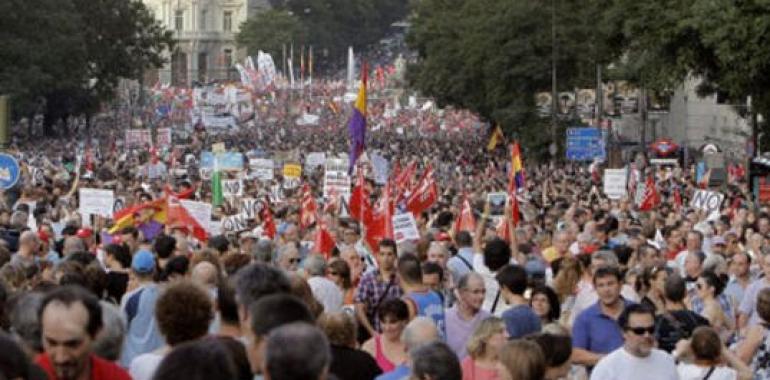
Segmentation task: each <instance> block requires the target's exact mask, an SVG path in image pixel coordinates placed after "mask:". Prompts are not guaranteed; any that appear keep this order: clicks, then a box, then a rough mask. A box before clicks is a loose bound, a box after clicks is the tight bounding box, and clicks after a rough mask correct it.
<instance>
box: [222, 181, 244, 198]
mask: <svg viewBox="0 0 770 380" xmlns="http://www.w3.org/2000/svg"><path fill="white" fill-rule="evenodd" d="M222 195H224V196H225V197H240V196H243V181H242V180H240V179H224V180H222Z"/></svg>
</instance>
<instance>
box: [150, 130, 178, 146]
mask: <svg viewBox="0 0 770 380" xmlns="http://www.w3.org/2000/svg"><path fill="white" fill-rule="evenodd" d="M150 136H152V135H150ZM150 138H152V137H150ZM156 141H157V142H158V144H157V146H159V147H161V148H167V149H168V148H170V147H171V144H172V142H173V141H172V138H171V128H158V135H157V138H156Z"/></svg>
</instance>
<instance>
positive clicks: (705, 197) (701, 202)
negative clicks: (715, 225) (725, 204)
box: [690, 190, 725, 213]
mask: <svg viewBox="0 0 770 380" xmlns="http://www.w3.org/2000/svg"><path fill="white" fill-rule="evenodd" d="M724 199H725V195H724V194H722V193H720V192H717V191H708V190H695V195H693V197H692V200H691V201H690V207H692V208H695V209H699V210H703V211H706V212H707V213H711V212H713V211H718V210H719V208H720V207H721V206H722V201H723V200H724Z"/></svg>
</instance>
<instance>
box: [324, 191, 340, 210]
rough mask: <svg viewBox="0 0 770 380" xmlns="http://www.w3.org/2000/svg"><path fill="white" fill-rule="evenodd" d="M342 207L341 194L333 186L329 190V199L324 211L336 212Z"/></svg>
mask: <svg viewBox="0 0 770 380" xmlns="http://www.w3.org/2000/svg"><path fill="white" fill-rule="evenodd" d="M339 208H340V196H339V195H338V194H337V190H336V189H334V188H332V189H331V190H329V200H328V201H326V204H325V205H324V213H326V214H336V213H337V210H339Z"/></svg>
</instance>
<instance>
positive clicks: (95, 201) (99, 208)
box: [80, 188, 115, 217]
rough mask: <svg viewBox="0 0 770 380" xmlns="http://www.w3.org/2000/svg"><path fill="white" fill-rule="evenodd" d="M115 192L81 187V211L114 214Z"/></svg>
mask: <svg viewBox="0 0 770 380" xmlns="http://www.w3.org/2000/svg"><path fill="white" fill-rule="evenodd" d="M114 205H115V194H114V193H113V191H112V190H102V189H87V188H82V189H80V213H81V214H83V215H101V216H105V217H110V216H112V210H113V207H114Z"/></svg>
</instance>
